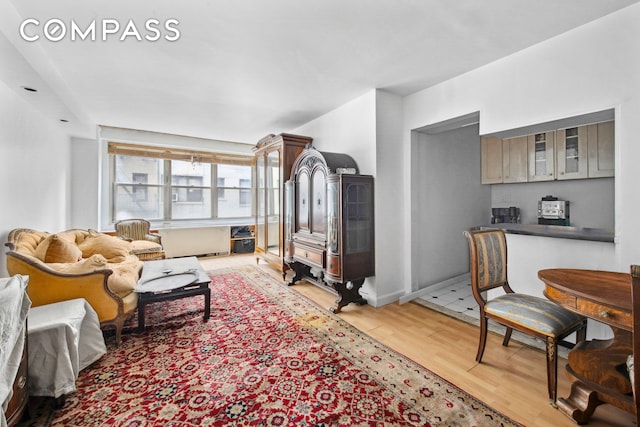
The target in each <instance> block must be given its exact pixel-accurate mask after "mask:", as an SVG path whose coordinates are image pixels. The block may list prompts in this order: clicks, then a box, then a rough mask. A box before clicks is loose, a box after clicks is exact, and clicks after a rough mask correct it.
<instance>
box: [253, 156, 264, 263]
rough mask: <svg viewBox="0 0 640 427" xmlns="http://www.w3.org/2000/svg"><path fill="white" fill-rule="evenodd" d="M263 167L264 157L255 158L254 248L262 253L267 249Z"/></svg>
mask: <svg viewBox="0 0 640 427" xmlns="http://www.w3.org/2000/svg"><path fill="white" fill-rule="evenodd" d="M264 178H265V167H264V156H259V157H257V158H256V180H257V182H256V188H257V193H256V234H255V237H256V242H255V244H256V248H260V249H262V250H263V251H266V249H267V239H266V237H267V236H266V234H265V233H266V227H265V213H266V206H265V191H266V189H265V180H264Z"/></svg>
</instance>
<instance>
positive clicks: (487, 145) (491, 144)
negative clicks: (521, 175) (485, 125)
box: [480, 136, 502, 184]
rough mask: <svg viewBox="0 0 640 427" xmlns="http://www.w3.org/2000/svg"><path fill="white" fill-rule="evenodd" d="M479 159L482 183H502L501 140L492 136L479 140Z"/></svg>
mask: <svg viewBox="0 0 640 427" xmlns="http://www.w3.org/2000/svg"><path fill="white" fill-rule="evenodd" d="M480 144H481V148H480V153H481V154H480V157H481V160H482V165H481V168H482V183H483V184H501V183H502V140H501V139H500V138H496V137H494V136H483V137H482V138H481V139H480Z"/></svg>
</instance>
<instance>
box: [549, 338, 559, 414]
mask: <svg viewBox="0 0 640 427" xmlns="http://www.w3.org/2000/svg"><path fill="white" fill-rule="evenodd" d="M547 389H548V392H549V399H550V400H551V404H552V405H553V406H555V405H556V400H557V394H558V341H557V340H555V339H552V338H549V339H548V340H547Z"/></svg>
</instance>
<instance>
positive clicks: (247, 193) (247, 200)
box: [240, 179, 251, 206]
mask: <svg viewBox="0 0 640 427" xmlns="http://www.w3.org/2000/svg"><path fill="white" fill-rule="evenodd" d="M240 206H251V180H250V179H240Z"/></svg>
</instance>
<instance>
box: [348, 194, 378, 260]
mask: <svg viewBox="0 0 640 427" xmlns="http://www.w3.org/2000/svg"><path fill="white" fill-rule="evenodd" d="M344 194H345V196H344V197H345V201H344V209H345V213H344V218H343V221H344V230H345V231H344V232H345V234H346V236H347V239H346V242H345V244H346V248H345V253H346V254H355V253H361V252H368V251H370V250H371V245H372V243H373V242H372V241H371V230H372V227H373V218H372V217H371V214H372V212H373V206H372V202H373V200H372V199H371V194H372V191H371V186H370V184H369V183H368V182H347V183H346V188H345V190H344Z"/></svg>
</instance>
